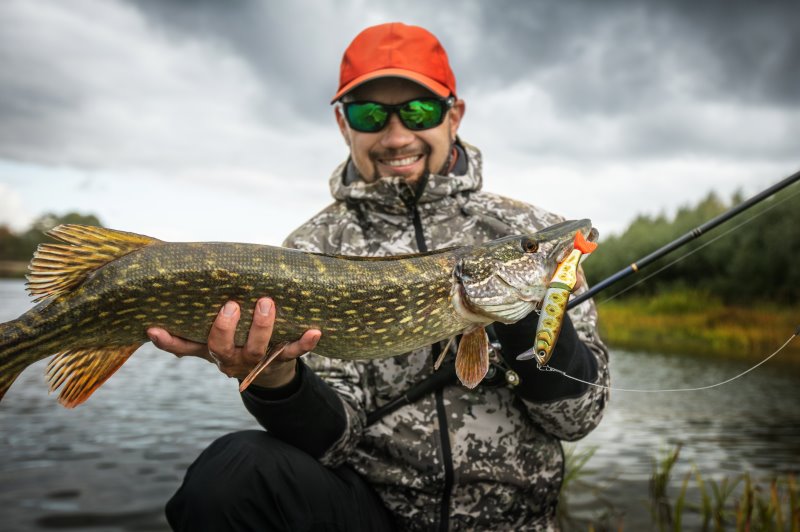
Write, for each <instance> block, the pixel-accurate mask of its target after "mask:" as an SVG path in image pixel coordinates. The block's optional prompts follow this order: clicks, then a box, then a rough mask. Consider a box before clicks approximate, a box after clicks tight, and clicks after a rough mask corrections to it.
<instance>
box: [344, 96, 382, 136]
mask: <svg viewBox="0 0 800 532" xmlns="http://www.w3.org/2000/svg"><path fill="white" fill-rule="evenodd" d="M387 118H389V112H388V111H387V110H386V108H384V107H383V106H382V105H381V104H378V103H373V102H365V103H353V104H350V105H348V106H347V120H348V122H350V126H351V127H353V128H354V129H357V130H359V131H378V130H379V129H381V128H382V127H383V126H384V125H385V124H386V120H387Z"/></svg>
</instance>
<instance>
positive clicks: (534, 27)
mask: <svg viewBox="0 0 800 532" xmlns="http://www.w3.org/2000/svg"><path fill="white" fill-rule="evenodd" d="M478 5H480V6H481V8H482V10H481V17H480V20H482V21H483V25H482V28H481V34H482V35H485V36H486V38H485V41H484V46H482V47H481V48H480V49H479V50H480V52H479V54H478V55H477V56H476V57H474V58H472V59H473V63H472V64H473V68H472V69H471V73H468V74H467V75H468V76H470V77H469V81H470V82H471V83H475V84H478V85H480V84H481V83H486V82H487V81H486V80H488V83H497V82H498V80H500V81H503V82H505V83H513V82H520V81H526V80H532V81H536V82H538V83H542V85H543V86H544V87H545V88H547V89H548V90H549V91H551V92H552V94H553V95H554V97H555V98H556V99H557V101H558V103H559V105H561V106H562V107H564V108H565V109H568V110H572V111H574V112H605V113H611V114H613V113H616V112H618V111H619V110H620V109H622V108H626V109H631V108H636V107H646V106H649V105H652V104H654V103H658V102H659V101H660V100H661V99H664V98H670V97H674V96H675V92H676V91H678V92H679V93H681V94H687V95H691V96H693V97H697V98H705V99H709V98H714V99H724V100H734V101H740V102H743V103H756V104H762V103H766V104H775V105H788V106H795V105H797V104H799V103H800V53H798V50H799V47H800V4H798V3H796V2H791V3H787V2H769V3H764V2H743V1H731V2H639V1H634V0H628V1H611V2H591V1H584V2H569V1H568V2H558V3H555V2H549V3H546V2H527V1H524V0H516V1H508V2H502V3H489V2H478ZM487 73H488V75H487ZM676 80H677V86H676Z"/></svg>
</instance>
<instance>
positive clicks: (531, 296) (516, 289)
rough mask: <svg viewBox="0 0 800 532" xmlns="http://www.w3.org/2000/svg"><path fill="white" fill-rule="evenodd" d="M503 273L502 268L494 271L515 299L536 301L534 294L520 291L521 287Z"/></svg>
mask: <svg viewBox="0 0 800 532" xmlns="http://www.w3.org/2000/svg"><path fill="white" fill-rule="evenodd" d="M562 260H563V259H562ZM503 273H504V272H503V271H502V270H500V269H498V270H497V271H496V272H494V276H495V277H497V279H499V280H500V282H502V283H503V284H504V285H506V286H507V287H508V288H510V289H511V290H512V291H513V293H514V295H515V296H516V297H517V299H519V300H520V301H527V302H531V301H537V295H536V294H526V293H525V292H523V291H522V289H521V288H519V287H517V286H516V285H514V284H513V283H512V282H511V281H510V280H509V279H507V278H506V277H505V276H504V275H503ZM538 299H541V298H538Z"/></svg>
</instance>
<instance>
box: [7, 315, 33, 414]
mask: <svg viewBox="0 0 800 532" xmlns="http://www.w3.org/2000/svg"><path fill="white" fill-rule="evenodd" d="M29 339H31V338H30V337H29V336H28V335H26V334H25V329H24V328H23V327H21V326H20V320H14V321H9V322H6V323H0V401H2V400H3V396H5V394H6V392H7V391H8V389H9V388H11V385H12V384H14V381H15V380H17V377H19V375H20V373H22V372H23V371H24V370H25V368H27V367H28V366H30V365H31V364H33V363H34V362H36V359H31V358H28V357H26V356H24V355H23V353H24V343H25V340H29ZM21 346H22V347H21Z"/></svg>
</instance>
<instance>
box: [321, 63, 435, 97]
mask: <svg viewBox="0 0 800 532" xmlns="http://www.w3.org/2000/svg"><path fill="white" fill-rule="evenodd" d="M378 78H403V79H407V80H409V81H413V82H414V83H418V84H420V85H422V86H423V87H425V88H426V89H428V90H429V91H431V92H432V93H434V94H435V95H437V96H439V97H441V98H447V97H448V96H450V89H448V88H447V87H445V86H444V85H442V84H441V83H439V82H438V81H434V80H433V79H431V78H429V77H428V76H423V75H422V74H419V73H417V72H413V71H411V70H404V69H402V68H384V69H383V70H376V71H374V72H370V73H369V74H364V75H363V76H359V77H357V78H356V79H354V80H353V81H351V82H350V83H348V84H347V85H345V86H344V87H342V88H341V89H339V92H337V93H336V96H334V97H333V99H332V100H331V103H336V101H337V100H338V99H339V98H341V97H342V96H344V95H345V94H347V93H348V92H350V91H351V90H353V89H355V88H356V87H358V86H359V85H362V84H364V83H366V82H368V81H372V80H373V79H378Z"/></svg>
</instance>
